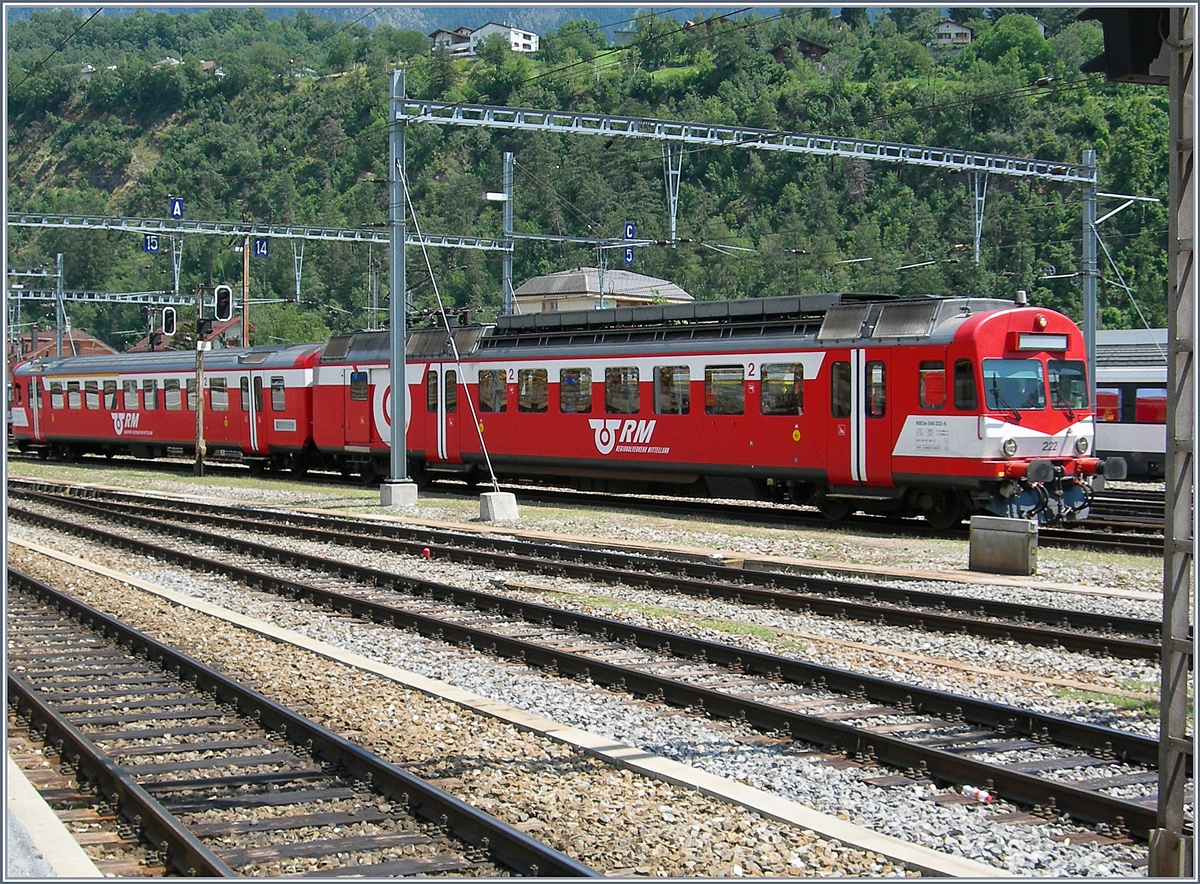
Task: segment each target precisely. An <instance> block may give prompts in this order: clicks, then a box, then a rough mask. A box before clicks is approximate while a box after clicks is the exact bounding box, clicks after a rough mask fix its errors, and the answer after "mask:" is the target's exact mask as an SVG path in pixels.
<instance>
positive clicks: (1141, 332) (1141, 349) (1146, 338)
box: [1096, 328, 1167, 368]
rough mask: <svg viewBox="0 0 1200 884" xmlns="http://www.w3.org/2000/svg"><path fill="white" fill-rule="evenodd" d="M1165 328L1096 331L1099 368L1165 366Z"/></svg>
mask: <svg viewBox="0 0 1200 884" xmlns="http://www.w3.org/2000/svg"><path fill="white" fill-rule="evenodd" d="M1166 364H1167V330H1166V329H1165V328H1149V329H1146V328H1142V329H1102V330H1098V331H1097V332H1096V367H1097V368H1107V367H1118V366H1133V367H1140V366H1165V365H1166Z"/></svg>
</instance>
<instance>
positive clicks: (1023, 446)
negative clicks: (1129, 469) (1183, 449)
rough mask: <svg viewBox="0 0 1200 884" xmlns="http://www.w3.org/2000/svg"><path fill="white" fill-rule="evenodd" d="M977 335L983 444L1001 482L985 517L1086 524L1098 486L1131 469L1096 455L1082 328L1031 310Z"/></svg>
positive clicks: (986, 324) (994, 321) (991, 323)
mask: <svg viewBox="0 0 1200 884" xmlns="http://www.w3.org/2000/svg"><path fill="white" fill-rule="evenodd" d="M973 335H974V339H975V341H976V342H977V344H976V346H977V353H976V360H975V361H976V363H977V368H976V371H977V372H978V374H977V375H976V376H975V381H976V382H977V383H978V384H979V398H980V403H979V404H980V406H981V413H980V416H979V429H978V438H979V440H980V443H981V454H982V463H983V465H984V468H985V469H986V470H989V471H993V475H994V477H995V479H994V481H991V482H987V483H985V484H984V486H983V488H984V491H985V492H987V493H986V494H982V495H979V497H980V498H981V499H982V500H983V502H984V503H985V505H986V509H987V510H988V511H990V512H991V513H993V514H995V515H1000V516H1006V517H1010V518H1031V519H1036V520H1038V521H1039V522H1057V521H1074V520H1077V519H1082V518H1086V516H1087V514H1088V509H1089V504H1090V500H1091V492H1092V484H1093V477H1094V476H1096V475H1100V476H1103V477H1106V478H1111V479H1122V478H1124V477H1125V462H1124V461H1123V460H1122V459H1120V458H1109V459H1107V460H1100V459H1099V458H1097V457H1095V456H1094V453H1093V446H1094V435H1095V434H1094V428H1095V422H1094V417H1093V410H1092V403H1091V401H1090V397H1089V394H1088V375H1087V365H1086V361H1085V350H1084V345H1083V337H1082V335H1081V334H1080V332H1079V330H1078V328H1077V327H1076V326H1075V325H1074V323H1072V322H1071V321H1070V320H1069V319H1067V318H1066V317H1065V316H1062V315H1060V314H1057V313H1054V312H1053V311H1048V310H1038V309H1036V308H1022V309H1017V310H1013V311H1006V312H1002V313H999V314H996V315H993V316H991V317H986V318H983V319H981V320H980V321H979V324H978V325H977V327H976V328H975V329H974V330H973ZM993 489H994V491H993Z"/></svg>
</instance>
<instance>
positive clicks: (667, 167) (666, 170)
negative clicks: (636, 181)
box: [662, 142, 683, 245]
mask: <svg viewBox="0 0 1200 884" xmlns="http://www.w3.org/2000/svg"><path fill="white" fill-rule="evenodd" d="M662 150H663V184H664V185H665V186H666V189H667V225H668V229H669V231H670V235H669V239H670V241H671V245H674V244H675V232H676V220H677V219H678V217H679V175H680V172H682V171H683V145H682V144H679V145H675V144H672V143H671V142H666V143H665V144H663V149H662Z"/></svg>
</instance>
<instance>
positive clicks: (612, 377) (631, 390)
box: [604, 365, 641, 414]
mask: <svg viewBox="0 0 1200 884" xmlns="http://www.w3.org/2000/svg"><path fill="white" fill-rule="evenodd" d="M638 386H639V382H638V370H637V366H635V365H628V366H615V367H613V368H606V369H604V410H605V411H607V412H608V413H609V414H637V413H638V411H639V410H640V409H641V391H640V390H639V389H638Z"/></svg>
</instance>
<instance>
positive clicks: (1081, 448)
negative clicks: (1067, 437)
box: [1075, 436, 1088, 454]
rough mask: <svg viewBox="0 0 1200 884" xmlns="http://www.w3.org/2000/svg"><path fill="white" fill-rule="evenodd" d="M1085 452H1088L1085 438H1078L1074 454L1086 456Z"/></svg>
mask: <svg viewBox="0 0 1200 884" xmlns="http://www.w3.org/2000/svg"><path fill="white" fill-rule="evenodd" d="M1087 450H1088V440H1087V436H1080V437H1079V438H1078V439H1076V440H1075V453H1076V454H1087Z"/></svg>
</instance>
